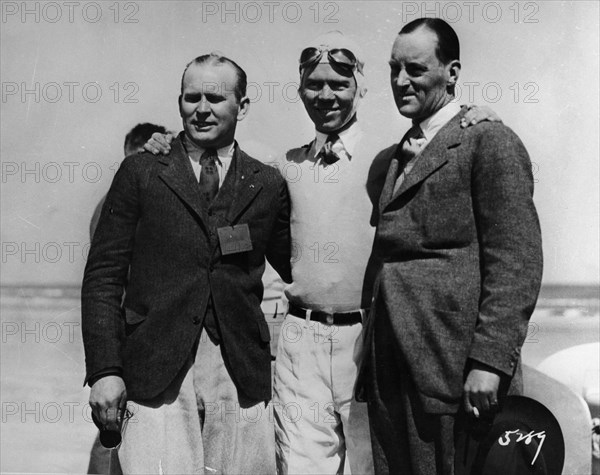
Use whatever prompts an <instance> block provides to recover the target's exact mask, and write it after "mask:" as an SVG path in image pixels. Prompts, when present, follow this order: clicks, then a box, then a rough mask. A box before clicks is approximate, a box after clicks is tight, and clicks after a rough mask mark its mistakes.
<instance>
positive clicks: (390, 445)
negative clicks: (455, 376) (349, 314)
mask: <svg viewBox="0 0 600 475" xmlns="http://www.w3.org/2000/svg"><path fill="white" fill-rule="evenodd" d="M374 324H375V326H376V328H375V331H376V332H377V333H378V334H380V335H386V334H391V326H390V325H389V323H388V322H387V319H379V321H376V322H374ZM377 327H381V328H377ZM388 327H389V328H388ZM382 332H383V333H382ZM388 332H389V333H388ZM369 353H370V354H369V355H367V358H369V359H370V364H369V367H370V373H371V374H370V376H371V384H368V386H367V388H366V393H367V399H368V407H369V421H370V425H371V442H372V446H373V460H374V464H375V473H376V474H377V475H384V474H392V475H434V474H438V475H453V474H454V425H455V419H456V414H430V413H425V412H424V411H423V409H422V404H421V402H420V401H419V398H418V395H417V392H416V390H415V386H414V383H413V381H412V377H411V375H410V373H409V371H408V368H407V367H406V366H405V365H403V363H402V359H401V358H399V354H400V353H399V351H398V349H397V348H395V347H394V342H392V341H388V342H387V344H380V345H377V347H375V345H371V346H370V351H369Z"/></svg>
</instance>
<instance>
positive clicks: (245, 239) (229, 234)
mask: <svg viewBox="0 0 600 475" xmlns="http://www.w3.org/2000/svg"><path fill="white" fill-rule="evenodd" d="M217 234H218V236H219V244H220V245H221V254H223V255H224V256H227V255H229V254H237V253H239V252H247V251H251V250H252V241H251V240H250V228H249V227H248V225H247V224H236V225H235V226H225V227H224V228H217Z"/></svg>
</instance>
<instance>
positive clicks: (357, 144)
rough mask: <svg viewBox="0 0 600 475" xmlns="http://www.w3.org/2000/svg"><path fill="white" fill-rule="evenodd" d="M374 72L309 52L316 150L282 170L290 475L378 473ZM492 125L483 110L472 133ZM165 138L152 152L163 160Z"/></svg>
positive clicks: (284, 407) (313, 46)
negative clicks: (366, 364) (370, 88)
mask: <svg viewBox="0 0 600 475" xmlns="http://www.w3.org/2000/svg"><path fill="white" fill-rule="evenodd" d="M363 67H364V63H363V61H362V54H361V51H360V48H359V46H358V45H357V44H356V43H355V42H353V41H351V40H350V39H349V38H347V37H345V36H344V35H342V34H341V33H340V32H330V33H327V34H325V35H322V36H320V37H318V38H316V39H315V40H314V41H312V42H311V43H310V44H309V45H307V47H306V48H305V49H304V50H303V51H302V53H301V57H300V97H301V99H302V101H303V104H304V106H305V108H306V111H307V113H308V115H309V117H310V119H311V121H312V122H313V123H314V124H315V138H314V139H313V140H312V141H311V142H310V143H309V144H308V145H305V146H303V147H299V148H294V149H291V150H289V151H288V152H287V153H286V154H285V157H282V159H281V161H279V162H278V163H277V166H278V168H279V170H280V171H281V173H282V174H283V176H284V177H285V179H286V181H287V184H288V188H289V193H290V199H291V207H292V209H291V220H290V226H291V235H292V241H293V251H292V254H293V256H292V277H293V283H292V284H290V285H288V286H287V287H286V288H285V295H286V297H287V299H288V301H289V309H288V313H287V315H286V317H285V320H284V322H283V325H282V327H281V331H280V335H279V342H278V349H277V358H276V362H275V379H274V395H273V407H274V411H275V422H276V426H275V435H276V443H277V447H276V449H277V465H278V466H277V468H278V473H280V474H288V473H289V474H337V473H354V474H361V475H362V474H369V473H373V460H372V455H371V441H370V435H369V423H368V417H367V407H366V404H365V403H359V402H357V401H355V400H354V397H353V393H354V385H355V381H356V375H357V368H358V365H359V363H360V358H361V353H362V324H363V321H364V319H365V318H366V316H367V312H368V308H369V306H370V303H371V289H372V282H373V279H372V274H373V272H372V271H371V268H370V266H369V262H370V255H371V248H372V244H373V236H374V231H375V228H374V225H375V218H374V217H375V214H374V213H376V212H374V206H375V209H376V204H377V201H378V199H379V194H380V190H381V188H382V186H383V184H384V181H385V177H386V172H387V162H383V161H378V160H374V157H375V156H376V154H377V152H378V151H379V150H380V148H381V146H380V144H378V143H376V142H375V140H374V137H370V136H369V134H365V133H364V132H363V131H362V130H361V127H360V126H359V123H358V119H357V115H356V112H357V109H358V107H359V104H360V101H361V100H362V98H363V97H364V96H365V94H366V82H365V77H364V75H363ZM489 115H490V112H489V111H487V110H483V111H482V110H481V109H480V110H478V111H477V110H473V111H472V112H470V114H469V116H468V117H466V119H465V125H466V124H467V123H470V120H471V119H475V120H477V118H480V119H484V118H487V117H488V116H489ZM157 135H158V134H155V135H154V136H153V137H154V139H155V140H153V141H151V142H150V143H149V144H147V145H146V148H147V150H150V151H154V152H158V151H159V150H163V145H166V143H165V141H164V140H162V137H159V136H157Z"/></svg>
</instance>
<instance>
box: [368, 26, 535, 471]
mask: <svg viewBox="0 0 600 475" xmlns="http://www.w3.org/2000/svg"><path fill="white" fill-rule="evenodd" d="M390 67H391V83H392V89H393V92H394V98H395V101H396V105H397V107H398V110H399V111H400V113H401V114H402V115H403V116H405V117H409V118H411V119H412V120H413V124H414V125H413V128H412V129H411V130H410V131H409V133H408V134H407V135H406V136H405V138H404V139H403V140H402V141H401V142H400V144H399V145H398V146H393V147H390V148H389V149H387V150H385V151H383V152H382V155H381V157H383V158H384V159H386V160H387V161H388V162H389V170H388V175H387V179H386V183H385V185H384V188H383V191H382V194H381V198H380V209H379V211H380V214H379V223H378V229H377V232H376V237H375V244H374V248H375V253H376V256H377V258H378V259H379V261H380V269H379V273H378V277H377V280H376V284H375V290H374V307H373V314H372V317H371V320H370V322H369V328H368V329H367V330H366V334H367V355H366V356H367V357H366V361H365V363H364V365H363V368H362V371H361V375H360V377H359V387H358V396H359V398H360V397H361V396H366V397H367V400H368V402H369V418H370V423H371V429H372V443H373V451H374V453H373V455H374V462H375V468H376V473H402V474H427V475H430V474H434V473H439V474H452V473H454V459H455V455H454V429H455V427H456V425H457V424H460V423H461V421H463V420H465V419H466V418H469V417H470V418H477V417H485V415H486V413H487V412H489V411H493V409H494V407H495V406H496V405H497V404H498V397H501V396H502V395H504V394H506V393H507V392H511V393H512V392H518V391H519V386H520V385H521V378H520V366H519V354H520V350H521V346H522V344H523V342H524V339H525V336H526V331H527V325H528V320H529V318H530V316H531V314H532V312H533V309H534V306H535V303H536V299H537V295H538V291H539V287H540V281H541V274H542V248H541V236H540V228H539V222H538V217H537V214H536V210H535V207H534V204H533V200H532V194H533V179H532V173H531V162H530V160H529V157H528V155H527V152H526V150H525V148H524V146H523V144H522V143H521V141H520V140H519V138H518V137H517V136H516V135H515V134H514V133H513V132H512V131H511V130H510V129H509V128H507V127H506V126H504V125H502V124H499V123H491V122H485V123H482V124H481V125H480V126H479V127H472V128H467V129H461V128H460V120H461V117H462V116H463V115H464V112H463V111H460V108H459V107H458V106H457V105H456V104H454V103H453V102H452V100H453V99H454V87H455V84H456V81H457V79H458V75H459V72H460V63H459V45H458V38H457V37H456V34H455V33H454V31H453V30H452V28H451V27H450V26H449V25H448V24H447V23H445V22H444V21H442V20H439V19H430V18H429V19H420V20H415V21H414V22H411V23H409V24H408V25H406V26H405V27H404V28H403V29H402V31H401V32H400V33H399V35H398V37H397V38H396V41H395V43H394V47H393V49H392V57H391V60H390Z"/></svg>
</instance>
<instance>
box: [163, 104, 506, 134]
mask: <svg viewBox="0 0 600 475" xmlns="http://www.w3.org/2000/svg"><path fill="white" fill-rule="evenodd" d="M467 109H468V110H467V113H466V114H465V115H464V116H463V118H462V119H461V120H460V126H461V127H462V128H463V129H464V128H466V127H469V126H471V125H475V124H477V123H479V122H483V121H485V120H487V121H488V122H502V119H501V118H500V116H499V115H498V114H496V113H495V112H494V111H493V110H492V109H490V108H489V107H488V106H481V107H480V106H476V105H469V106H467ZM154 135H156V134H154ZM154 135H153V136H152V137H154Z"/></svg>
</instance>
